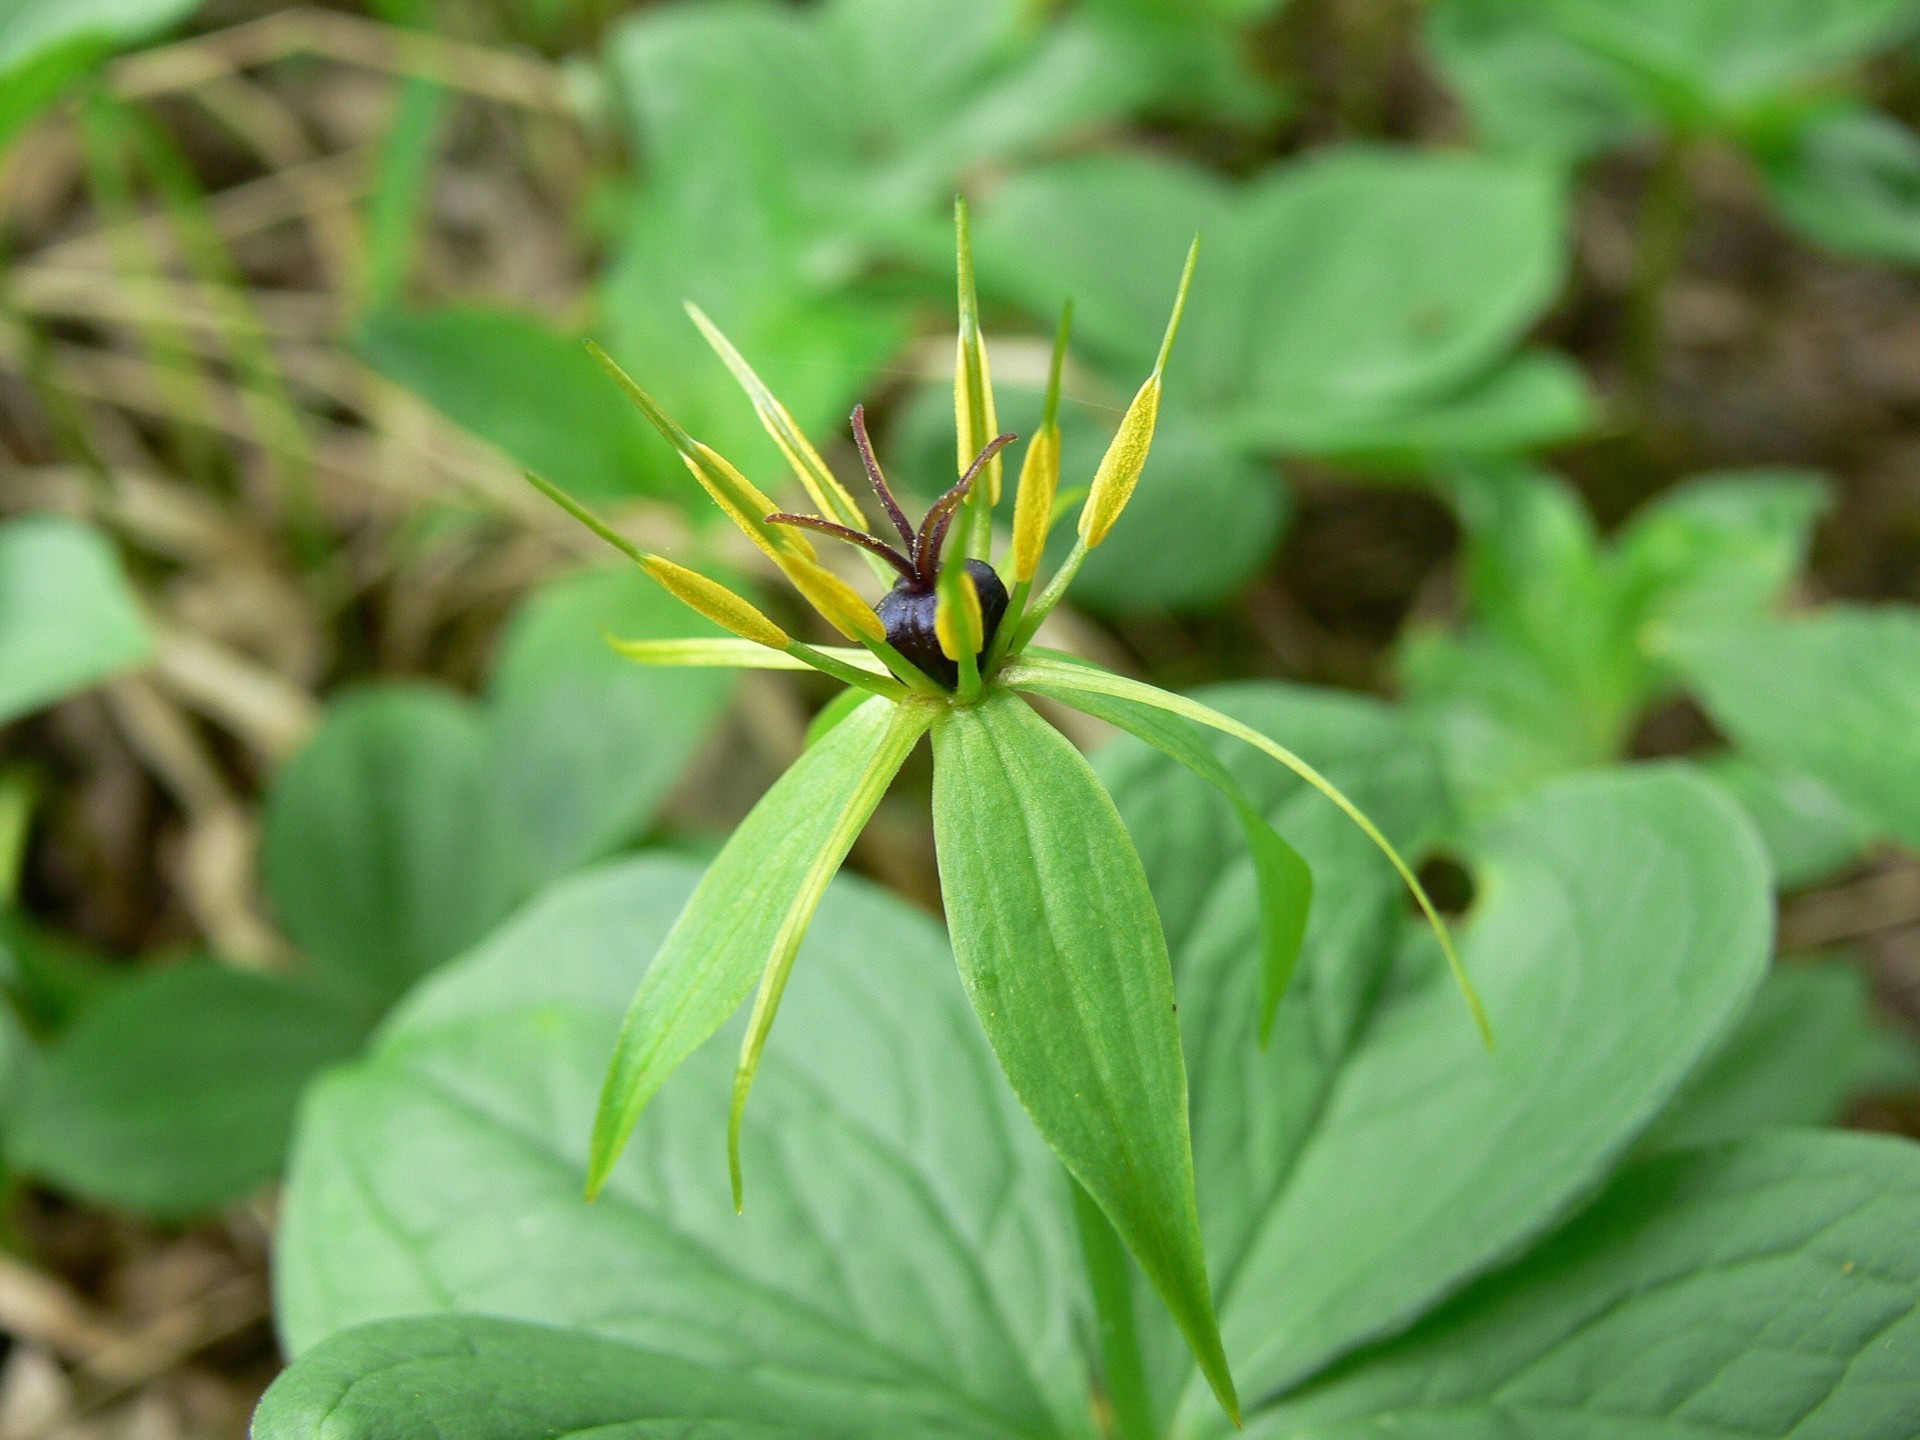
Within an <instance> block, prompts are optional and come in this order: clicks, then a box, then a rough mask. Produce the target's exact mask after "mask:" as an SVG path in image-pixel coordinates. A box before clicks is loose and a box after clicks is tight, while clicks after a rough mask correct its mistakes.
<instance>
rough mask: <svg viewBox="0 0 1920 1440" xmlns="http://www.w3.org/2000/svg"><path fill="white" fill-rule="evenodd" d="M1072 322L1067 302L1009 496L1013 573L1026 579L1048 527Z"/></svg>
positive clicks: (1036, 568)
mask: <svg viewBox="0 0 1920 1440" xmlns="http://www.w3.org/2000/svg"><path fill="white" fill-rule="evenodd" d="M1072 325H1073V302H1072V301H1071V300H1069V301H1068V302H1067V304H1066V307H1065V308H1064V309H1063V310H1062V311H1061V312H1060V329H1059V330H1058V332H1056V334H1055V335H1054V339H1053V361H1052V363H1051V364H1050V365H1049V366H1048V368H1047V401H1046V408H1045V409H1044V410H1042V411H1041V414H1040V428H1039V429H1038V430H1036V431H1035V432H1034V436H1033V439H1031V440H1029V441H1028V442H1027V453H1026V455H1025V457H1024V458H1022V460H1021V462H1020V484H1019V488H1018V489H1017V490H1016V491H1015V492H1014V500H1013V578H1014V579H1015V580H1020V581H1031V580H1032V579H1033V577H1034V575H1035V574H1036V573H1037V572H1038V571H1039V569H1040V559H1041V556H1042V555H1044V554H1045V552H1046V548H1047V534H1048V532H1049V531H1051V530H1052V528H1053V502H1054V497H1055V495H1057V494H1058V493H1059V489H1060V372H1061V370H1062V368H1063V367H1064V366H1065V364H1066V358H1067V335H1068V332H1069V330H1070V329H1071V327H1072Z"/></svg>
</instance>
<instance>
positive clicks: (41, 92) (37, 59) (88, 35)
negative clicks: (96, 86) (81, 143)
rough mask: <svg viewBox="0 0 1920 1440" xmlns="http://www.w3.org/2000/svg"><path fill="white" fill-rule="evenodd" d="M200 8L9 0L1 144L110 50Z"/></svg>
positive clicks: (0, 17)
mask: <svg viewBox="0 0 1920 1440" xmlns="http://www.w3.org/2000/svg"><path fill="white" fill-rule="evenodd" d="M199 8H200V0H13V3H12V4H9V5H8V6H7V7H6V9H5V10H4V11H0V148H3V147H4V146H5V145H6V143H7V142H8V141H9V140H10V139H12V138H13V135H14V133H15V132H16V131H17V130H18V129H19V128H20V127H21V126H22V125H24V124H26V122H27V121H29V120H31V119H32V118H33V117H34V116H35V115H36V114H38V113H39V112H40V111H41V110H43V109H45V108H46V107H47V106H48V105H49V104H51V103H52V102H53V101H54V100H55V99H56V98H57V97H58V96H59V95H60V94H61V92H62V91H64V90H65V89H66V87H67V86H68V85H69V84H71V83H72V82H73V81H74V80H76V79H78V78H79V77H80V76H81V75H83V74H86V73H87V72H88V71H90V70H93V69H95V68H96V67H97V66H98V65H99V64H100V63H101V62H102V61H104V60H105V59H106V58H107V57H108V56H109V55H111V54H112V53H113V52H114V51H115V50H117V49H122V48H125V47H127V46H130V45H136V44H138V43H140V42H141V41H143V40H147V39H150V38H152V37H154V36H156V35H159V34H160V33H161V32H162V31H165V30H167V29H168V28H170V27H171V26H174V25H177V24H179V23H180V22H181V21H182V20H184V19H186V18H187V17H188V16H189V15H191V14H193V12H194V11H196V10H198V9H199Z"/></svg>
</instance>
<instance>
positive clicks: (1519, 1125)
mask: <svg viewBox="0 0 1920 1440" xmlns="http://www.w3.org/2000/svg"><path fill="white" fill-rule="evenodd" d="M1627 837H1631V842H1630V843H1629V842H1628V839H1627ZM1473 858H1474V860H1475V868H1476V872H1477V876H1478V878H1477V888H1478V890H1479V892H1480V894H1481V895H1482V896H1483V897H1484V898H1483V900H1482V902H1481V904H1480V906H1479V907H1478V908H1477V910H1476V913H1475V915H1474V920H1473V925H1472V927H1471V929H1470V930H1469V932H1468V934H1467V956H1468V962H1469V964H1470V965H1471V967H1472V972H1473V974H1474V975H1475V976H1476V977H1477V980H1478V983H1479V984H1480V985H1481V986H1482V987H1484V990H1485V993H1486V1003H1487V1005H1488V1008H1489V1013H1490V1014H1491V1016H1492V1018H1493V1020H1494V1023H1495V1024H1496V1025H1497V1026H1498V1027H1499V1033H1500V1036H1501V1042H1502V1043H1501V1047H1500V1050H1499V1051H1498V1052H1497V1053H1496V1054H1494V1055H1492V1056H1490V1057H1482V1056H1481V1055H1480V1054H1479V1053H1478V1049H1477V1046H1476V1045H1475V1043H1474V1040H1473V1036H1472V1035H1471V1033H1470V1032H1468V1031H1467V1030H1466V1028H1465V1027H1463V1026H1461V1025H1460V1024H1459V1023H1458V1021H1457V1020H1454V1021H1453V1022H1452V1023H1449V1017H1450V1016H1451V1015H1453V1014H1455V1013H1456V1012H1457V1009H1458V1001H1457V999H1456V998H1455V997H1454V996H1453V995H1451V994H1449V993H1448V992H1447V990H1446V989H1445V987H1444V986H1440V985H1437V984H1433V983H1431V981H1429V983H1428V984H1426V985H1425V986H1423V987H1421V988H1419V989H1417V990H1415V991H1414V992H1413V993H1411V994H1409V995H1407V996H1406V997H1405V998H1404V999H1403V1000H1402V1001H1401V1002H1400V1003H1399V1004H1396V1005H1393V1006H1392V1007H1391V1008H1389V1009H1386V1010H1384V1011H1383V1012H1382V1013H1381V1014H1379V1015H1378V1016H1376V1017H1375V1022H1374V1027H1373V1029H1372V1031H1371V1032H1370V1034H1369V1035H1368V1037H1367V1043H1366V1044H1365V1045H1364V1047H1362V1048H1361V1049H1360V1050H1359V1051H1358V1052H1357V1053H1356V1054H1355V1055H1354V1056H1353V1058H1352V1059H1351V1061H1350V1062H1349V1063H1348V1064H1347V1065H1345V1066H1344V1067H1343V1068H1342V1071H1341V1074H1340V1076H1339V1079H1338V1080H1337V1082H1336V1083H1335V1086H1334V1088H1333V1090H1332V1091H1331V1093H1330V1095H1329V1097H1328V1100H1327V1103H1326V1108H1325V1110H1324V1112H1323V1113H1322V1115H1321V1117H1320V1119H1319V1123H1318V1125H1317V1126H1316V1129H1315V1132H1314V1134H1313V1135H1312V1137H1311V1138H1310V1139H1309V1140H1308V1141H1307V1142H1306V1143H1305V1144H1304V1145H1303V1146H1302V1148H1301V1150H1300V1151H1299V1153H1298V1156H1297V1158H1296V1162H1295V1168H1294V1171H1293V1173H1292V1175H1291V1176H1290V1178H1289V1181H1288V1184H1287V1186H1286V1189H1285V1191H1284V1193H1282V1194H1281V1195H1280V1197H1279V1198H1278V1200H1277V1202H1276V1203H1275V1204H1274V1205H1273V1207H1272V1208H1271V1209H1270V1210H1269V1211H1268V1212H1267V1213H1266V1215H1265V1216H1264V1217H1263V1221H1262V1224H1261V1226H1260V1227H1259V1231H1258V1233H1257V1234H1256V1235H1255V1236H1254V1238H1253V1239H1252V1240H1251V1241H1250V1242H1249V1244H1248V1247H1247V1249H1246V1251H1245V1252H1244V1255H1243V1257H1242V1259H1241V1263H1240V1265H1239V1266H1238V1267H1237V1269H1236V1270H1235V1271H1234V1272H1233V1273H1232V1278H1231V1280H1230V1281H1229V1282H1228V1285H1227V1289H1226V1293H1227V1299H1226V1301H1225V1303H1224V1304H1223V1307H1222V1309H1223V1312H1224V1314H1223V1320H1222V1324H1223V1327H1224V1329H1225V1332H1226V1334H1227V1336H1228V1343H1229V1345H1231V1346H1232V1347H1233V1353H1234V1354H1235V1356H1236V1358H1237V1363H1238V1365H1239V1367H1240V1368H1241V1370H1242V1371H1243V1372H1244V1373H1245V1374H1247V1375H1248V1377H1249V1380H1248V1387H1249V1389H1250V1390H1255V1389H1256V1387H1257V1390H1258V1392H1261V1393H1264V1392H1269V1391H1271V1390H1272V1389H1274V1388H1277V1387H1278V1386H1280V1385H1282V1384H1285V1383H1288V1382H1289V1381H1292V1380H1296V1379H1298V1378H1299V1377H1301V1376H1302V1375H1304V1374H1306V1373H1307V1372H1309V1371H1310V1370H1312V1369H1314V1368H1316V1367H1317V1366H1318V1365H1320V1364H1323V1363H1324V1362H1325V1361H1326V1360H1327V1359H1330V1358H1331V1357H1332V1356H1333V1355H1334V1354H1336V1353H1338V1351H1339V1350H1340V1349H1343V1348H1345V1347H1346V1346H1347V1345H1350V1344H1352V1343H1353V1342H1355V1341H1358V1340H1361V1339H1365V1338H1369V1337H1370V1336H1373V1335H1377V1334H1380V1333H1382V1332H1384V1331H1390V1330H1393V1329H1397V1328H1399V1327H1400V1326H1401V1325H1403V1324H1405V1323H1406V1322H1407V1321H1408V1320H1409V1319H1411V1318H1412V1317H1413V1316H1414V1315H1416V1314H1418V1313H1419V1312H1420V1311H1421V1310H1423V1309H1424V1308H1425V1307H1426V1306H1427V1305H1428V1304H1430V1303H1431V1302H1432V1299H1433V1298H1434V1297H1436V1296H1437V1295H1440V1294H1444V1293H1446V1292H1448V1291H1449V1290H1451V1289H1453V1288H1455V1287H1457V1286H1458V1285H1459V1284H1460V1283H1461V1281H1463V1280H1465V1279H1467V1278H1469V1277H1471V1276H1472V1275H1474V1274H1476V1273H1478V1272H1479V1271H1481V1270H1483V1269H1484V1268H1486V1267H1487V1266H1488V1265H1489V1264H1491V1263H1493V1262H1494V1261H1496V1260H1497V1259H1499V1258H1500V1257H1501V1256H1502V1255H1504V1254H1506V1253H1510V1251H1511V1250H1512V1249H1513V1248H1514V1247H1516V1246H1517V1245H1518V1244H1520V1243H1521V1242H1523V1241H1524V1239H1525V1238H1526V1237H1528V1236H1530V1235H1532V1234H1535V1233H1538V1232H1539V1231H1540V1230H1541V1229H1542V1228H1544V1227H1545V1226H1546V1225H1548V1224H1551V1223H1552V1222H1553V1221H1555V1220H1556V1219H1558V1218H1559V1217H1560V1216H1561V1215H1563V1214H1564V1213H1565V1212H1566V1210H1567V1208H1568V1207H1569V1206H1570V1205H1571V1204H1572V1203H1573V1202H1575V1201H1576V1200H1577V1199H1578V1198H1579V1197H1580V1196H1581V1195H1582V1194H1584V1193H1585V1192H1586V1191H1587V1190H1588V1189H1589V1188H1590V1187H1591V1186H1592V1185H1594V1184H1595V1183H1596V1182H1597V1181H1598V1179H1599V1178H1600V1176H1601V1175H1603V1174H1604V1173H1605V1170H1606V1168H1607V1166H1608V1165H1609V1164H1610V1163H1612V1162H1613V1161H1614V1160H1615V1159H1616V1158H1617V1157H1618V1155H1619V1154H1620V1153H1621V1151H1622V1150H1623V1149H1624V1148H1625V1147H1626V1146H1627V1145H1628V1144H1629V1143H1631V1141H1632V1140H1633V1139H1634V1138H1635V1136H1636V1135H1637V1134H1638V1132H1639V1131H1640V1130H1641V1129H1642V1128H1644V1127H1645V1126H1646V1125H1647V1124H1649V1123H1650V1122H1651V1120H1652V1119H1653V1117H1654V1115H1655V1114H1657V1113H1658V1112H1659V1110H1660V1109H1661V1108H1662V1107H1663V1106H1664V1105H1665V1103H1666V1102H1667V1101H1668V1100H1669V1099H1670V1098H1671V1097H1672V1095H1673V1094H1674V1092H1675V1091H1676V1090H1677V1089H1678V1088H1679V1086H1680V1084H1681V1082H1682V1081H1683V1080H1684V1079H1685V1078H1686V1076H1687V1074H1688V1072H1689V1071H1690V1069H1691V1068H1692V1066H1693V1064H1694V1063H1695V1061H1696V1060H1697V1059H1698V1058H1699V1057H1700V1055H1701V1054H1702V1052H1703V1051H1705V1050H1706V1049H1708V1048H1709V1047H1710V1046H1711V1045H1712V1044H1713V1043H1714V1042H1715V1041H1716V1040H1717V1039H1718V1038H1719V1036H1720V1035H1721V1034H1722V1033H1723V1032H1724V1031H1725V1030H1726V1029H1727V1028H1728V1027H1729V1026H1730V1025H1731V1024H1732V1023H1733V1021H1734V1019H1735V1017H1736V1016H1737V1015H1738V1014H1739V1012H1740V1010H1741V1009H1742V1008H1743V1006H1744V1004H1745V1002H1746V999H1747V997H1748V995H1749V994H1751V992H1752V990H1753V988H1754V986H1755V985H1756V984H1757V983H1758V981H1759V978H1760V975H1761V973H1762V968H1763V966H1764V964H1765V960H1766V953H1767V942H1768V938H1769V931H1770V907H1769V904H1768V893H1767V884H1766V872H1765V863H1764V861H1763V860H1762V858H1761V857H1760V855H1759V854H1758V852H1757V848H1756V847H1755V845H1754V844H1753V842H1752V840H1751V839H1750V838H1749V836H1748V833H1747V831H1746V830H1745V828H1744V827H1743V826H1742V824H1741V823H1740V821H1739V819H1738V818H1737V816H1736V815H1735V814H1734V813H1733V811H1732V809H1731V807H1730V806H1729V805H1728V804H1727V803H1726V802H1725V801H1724V800H1722V799H1721V798H1720V797H1719V796H1718V795H1717V793H1715V792H1713V791H1711V790H1710V789H1709V788H1708V787H1707V786H1705V785H1704V784H1702V783H1701V782H1699V781H1697V780H1694V779H1692V778H1691V777H1688V776H1685V775H1683V774H1679V773H1667V774H1649V775H1647V776H1645V777H1644V778H1633V779H1628V778H1625V777H1622V778H1614V777H1611V776H1594V777H1591V778H1587V777H1573V778H1569V779H1566V780H1563V781H1560V782H1557V783H1556V784H1555V785H1553V786H1550V787H1547V788H1545V789H1543V790H1542V791H1541V792H1540V794H1539V796H1538V797H1537V798H1536V799H1535V800H1534V801H1532V802H1531V803H1529V804H1527V805H1524V806H1522V807H1520V808H1519V809H1518V810H1517V811H1515V812H1513V813H1512V815H1511V816H1510V818H1509V819H1508V820H1507V821H1506V822H1505V823H1504V824H1502V825H1501V826H1500V827H1499V828H1498V829H1497V830H1495V831H1493V832H1491V833H1489V834H1486V835H1484V836H1482V837H1480V838H1479V839H1478V841H1477V843H1476V844H1475V845H1474V847H1473ZM1626 895H1631V896H1632V897H1633V904H1632V906H1631V907H1629V908H1624V909H1623V907H1622V906H1621V903H1620V897H1622V896H1626ZM1424 973H1425V974H1426V975H1427V976H1429V977H1431V976H1432V975H1433V974H1434V969H1433V967H1432V965H1431V961H1428V962H1427V965H1426V967H1425V969H1424ZM1354 1254H1366V1255H1368V1256H1370V1257H1371V1260H1372V1263H1371V1264H1369V1266H1368V1267H1367V1268H1366V1270H1365V1271H1364V1272H1363V1273H1361V1274H1358V1275H1356V1274H1355V1273H1354V1271H1353V1267H1352V1264H1351V1260H1350V1257H1351V1256H1352V1255H1354ZM1280 1287H1284V1290H1285V1293H1286V1294H1287V1295H1288V1296H1289V1301H1288V1303H1287V1304H1286V1305H1285V1306H1281V1307H1275V1306H1273V1305H1272V1304H1271V1303H1270V1302H1268V1301H1267V1300H1266V1299H1265V1298H1264V1297H1266V1296H1269V1295H1271V1294H1273V1293H1276V1291H1277V1289H1279V1288H1280Z"/></svg>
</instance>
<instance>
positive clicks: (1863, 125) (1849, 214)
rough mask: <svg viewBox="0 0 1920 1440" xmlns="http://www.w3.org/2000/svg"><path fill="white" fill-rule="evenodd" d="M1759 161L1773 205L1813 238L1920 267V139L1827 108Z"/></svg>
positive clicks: (1883, 122)
mask: <svg viewBox="0 0 1920 1440" xmlns="http://www.w3.org/2000/svg"><path fill="white" fill-rule="evenodd" d="M1759 158H1760V167H1761V172H1762V174H1763V175H1764V176H1765V177H1766V182H1767V193H1768V194H1769V195H1770V196H1772V197H1773V203H1774V204H1775V205H1777V206H1778V207H1779V208H1780V213H1781V214H1782V215H1784V216H1785V217H1786V219H1787V221H1788V223H1789V224H1791V225H1792V226H1793V227H1794V228H1795V229H1797V230H1799V231H1800V233H1801V234H1803V235H1805V236H1806V237H1807V238H1808V239H1810V240H1813V241H1815V242H1816V243H1818V244H1821V245H1825V246H1826V247H1827V248H1828V249H1830V250H1837V251H1839V252H1840V253H1841V254H1842V255H1861V256H1865V257H1867V258H1869V259H1874V260H1896V261H1899V262H1901V263H1903V264H1907V265H1920V140H1916V139H1915V138H1914V135H1913V132H1912V131H1911V130H1909V129H1908V128H1907V127H1906V126H1904V125H1902V124H1901V123H1900V122H1899V121H1898V120H1895V119H1894V118H1893V117H1892V116H1890V115H1883V114H1881V113H1880V112H1879V111H1878V110H1872V109H1868V108H1866V107H1865V106H1852V105H1841V106H1833V107H1822V108H1819V109H1816V110H1814V111H1813V112H1812V113H1810V114H1808V115H1807V116H1806V117H1804V118H1803V119H1802V120H1801V121H1800V122H1799V123H1798V124H1797V125H1796V126H1795V127H1794V128H1793V129H1792V131H1791V132H1790V133H1789V134H1788V135H1786V136H1785V137H1783V138H1782V139H1781V140H1779V141H1777V142H1771V143H1765V144H1763V145H1762V146H1761V147H1760V156H1759Z"/></svg>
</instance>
